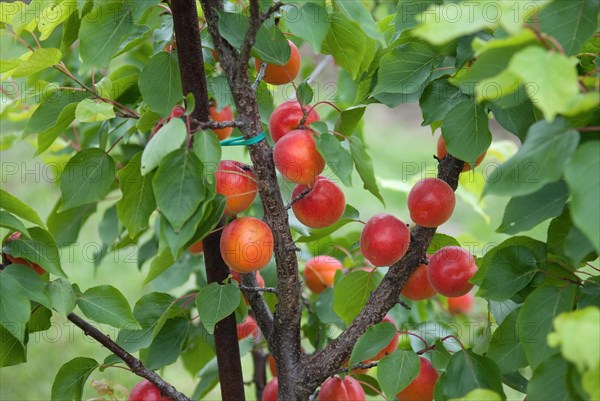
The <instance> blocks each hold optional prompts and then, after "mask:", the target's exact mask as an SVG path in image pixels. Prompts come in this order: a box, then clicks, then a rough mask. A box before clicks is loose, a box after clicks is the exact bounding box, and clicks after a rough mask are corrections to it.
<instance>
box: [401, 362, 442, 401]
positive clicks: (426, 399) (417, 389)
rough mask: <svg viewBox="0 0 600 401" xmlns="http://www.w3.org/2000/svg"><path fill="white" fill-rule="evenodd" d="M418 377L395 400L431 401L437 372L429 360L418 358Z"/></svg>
mask: <svg viewBox="0 0 600 401" xmlns="http://www.w3.org/2000/svg"><path fill="white" fill-rule="evenodd" d="M419 359H420V368H419V375H418V376H417V377H416V378H415V379H414V380H413V381H412V382H410V384H409V385H408V386H407V387H406V388H405V389H404V390H402V391H400V392H399V393H398V394H397V395H396V398H398V400H400V401H432V400H433V390H434V388H435V382H436V381H437V379H438V376H439V374H438V372H437V370H435V368H434V367H433V365H432V364H431V362H429V360H427V359H425V358H423V357H420V358H419Z"/></svg>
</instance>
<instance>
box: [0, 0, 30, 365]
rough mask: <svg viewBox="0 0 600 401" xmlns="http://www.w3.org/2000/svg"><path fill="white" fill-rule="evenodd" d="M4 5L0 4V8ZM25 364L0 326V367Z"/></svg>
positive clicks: (21, 349) (14, 341) (24, 355)
mask: <svg viewBox="0 0 600 401" xmlns="http://www.w3.org/2000/svg"><path fill="white" fill-rule="evenodd" d="M2 4H5V3H0V6H1V5H2ZM23 362H27V350H26V347H25V346H24V345H23V344H22V343H21V342H20V341H19V340H17V339H16V338H15V337H14V336H13V335H12V334H11V333H10V332H9V331H8V330H6V329H5V328H4V327H3V326H2V325H0V367H2V368H3V367H5V366H13V365H18V364H20V363H23Z"/></svg>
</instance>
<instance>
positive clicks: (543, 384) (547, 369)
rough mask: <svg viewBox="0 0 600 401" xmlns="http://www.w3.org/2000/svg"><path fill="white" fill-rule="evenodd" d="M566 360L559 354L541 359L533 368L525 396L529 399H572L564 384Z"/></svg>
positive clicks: (568, 400)
mask: <svg viewBox="0 0 600 401" xmlns="http://www.w3.org/2000/svg"><path fill="white" fill-rule="evenodd" d="M566 377H567V362H566V361H565V360H564V359H562V358H561V357H560V355H553V356H550V357H549V358H547V359H545V360H543V361H542V363H541V364H540V365H539V366H537V367H536V368H535V369H534V370H533V375H532V376H531V380H530V381H529V385H528V386H527V397H528V399H531V400H552V401H555V400H556V401H572V400H573V398H571V396H570V394H569V391H568V389H567V385H566Z"/></svg>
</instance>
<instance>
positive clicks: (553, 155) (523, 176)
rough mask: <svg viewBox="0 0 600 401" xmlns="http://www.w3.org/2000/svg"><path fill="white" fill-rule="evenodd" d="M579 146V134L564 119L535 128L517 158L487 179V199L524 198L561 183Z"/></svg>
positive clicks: (485, 190) (535, 125) (537, 125)
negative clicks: (547, 186) (497, 196)
mask: <svg viewBox="0 0 600 401" xmlns="http://www.w3.org/2000/svg"><path fill="white" fill-rule="evenodd" d="M578 142H579V133H578V132H577V131H575V130H573V129H571V128H570V127H569V125H568V123H567V122H566V121H565V120H563V119H556V120H555V121H554V122H552V123H548V122H546V121H540V122H538V123H536V124H534V125H532V126H531V128H530V129H529V132H528V133H527V138H526V139H525V142H524V143H523V146H522V147H521V148H520V149H519V151H518V152H517V154H516V155H514V156H513V157H512V158H510V159H509V160H508V161H506V162H505V163H503V164H502V165H501V166H500V167H499V168H498V170H497V174H494V175H491V176H489V177H488V179H487V183H486V186H485V188H484V190H483V193H484V195H489V194H495V195H503V196H507V195H512V196H523V195H528V194H531V193H533V192H535V191H537V190H539V189H541V188H542V187H544V186H545V185H546V184H548V183H551V182H555V181H558V180H559V179H560V177H561V176H562V175H563V173H564V171H565V168H566V165H567V162H568V161H569V159H570V158H571V155H572V154H573V152H574V151H575V148H576V147H577V143H578Z"/></svg>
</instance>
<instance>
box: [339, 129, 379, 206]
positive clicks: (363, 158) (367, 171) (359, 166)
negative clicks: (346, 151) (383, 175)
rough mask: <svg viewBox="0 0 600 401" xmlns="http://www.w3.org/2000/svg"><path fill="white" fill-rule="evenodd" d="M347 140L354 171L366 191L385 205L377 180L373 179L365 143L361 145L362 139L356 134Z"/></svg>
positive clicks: (371, 164) (370, 160) (373, 173)
mask: <svg viewBox="0 0 600 401" xmlns="http://www.w3.org/2000/svg"><path fill="white" fill-rule="evenodd" d="M348 142H350V154H351V155H352V159H353V160H354V166H356V171H358V175H359V176H360V178H361V180H362V182H363V184H364V185H363V187H364V188H365V189H366V190H367V191H369V192H371V193H372V194H373V195H374V196H375V197H376V198H377V199H379V200H380V201H381V203H382V204H384V205H385V202H384V201H383V197H382V196H381V193H380V192H379V188H378V187H377V181H376V180H375V172H374V171H373V161H372V159H371V156H369V154H368V153H367V149H366V147H365V145H363V142H362V140H361V139H360V138H359V137H357V136H351V137H349V138H348Z"/></svg>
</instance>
